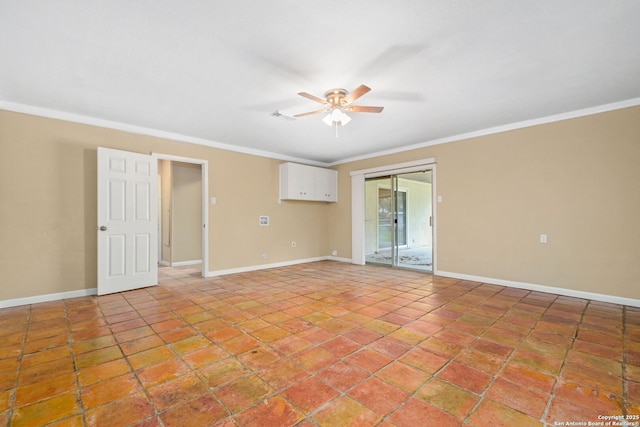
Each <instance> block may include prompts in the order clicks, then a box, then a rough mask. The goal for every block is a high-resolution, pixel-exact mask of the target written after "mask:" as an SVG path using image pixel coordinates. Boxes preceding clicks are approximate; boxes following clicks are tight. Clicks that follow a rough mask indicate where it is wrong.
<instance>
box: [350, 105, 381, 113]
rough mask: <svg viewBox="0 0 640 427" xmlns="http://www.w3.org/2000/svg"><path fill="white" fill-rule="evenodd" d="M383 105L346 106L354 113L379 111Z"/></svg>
mask: <svg viewBox="0 0 640 427" xmlns="http://www.w3.org/2000/svg"><path fill="white" fill-rule="evenodd" d="M382 110H384V107H369V106H365V105H352V106H350V107H347V111H352V112H354V113H381V112H382Z"/></svg>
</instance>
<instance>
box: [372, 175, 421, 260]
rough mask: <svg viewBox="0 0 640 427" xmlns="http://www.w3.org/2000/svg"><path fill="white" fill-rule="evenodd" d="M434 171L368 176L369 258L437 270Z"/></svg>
mask: <svg viewBox="0 0 640 427" xmlns="http://www.w3.org/2000/svg"><path fill="white" fill-rule="evenodd" d="M432 199H433V171H432V170H431V169H427V170H423V171H416V172H407V173H397V174H391V175H383V176H376V177H371V178H365V262H366V263H370V264H383V265H390V266H393V267H400V268H408V269H415V270H422V271H429V272H433V205H432Z"/></svg>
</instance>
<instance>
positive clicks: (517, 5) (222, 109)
mask: <svg viewBox="0 0 640 427" xmlns="http://www.w3.org/2000/svg"><path fill="white" fill-rule="evenodd" d="M638 17H640V1H638V0H607V1H603V0H537V1H529V0H518V1H516V0H504V1H498V0H488V1H477V0H458V1H453V0H438V1H434V0H404V1H401V2H400V1H388V0H351V1H344V0H341V1H338V0H323V1H313V2H312V1H301V0H269V1H256V0H235V1H224V2H223V1H214V0H189V1H178V0H172V1H168V0H136V1H133V0H109V1H97V0H76V1H73V0H51V1H45V0H42V1H16V0H0V58H1V62H2V63H1V65H0V103H1V104H0V107H3V106H4V108H14V109H19V108H23V107H25V106H28V107H37V108H42V109H47V110H50V111H56V112H62V113H69V114H70V115H77V116H85V117H88V118H95V119H100V120H106V121H110V122H116V123H120V124H127V125H133V126H136V127H138V128H140V129H148V130H155V131H161V132H167V133H173V134H176V135H182V136H184V137H185V139H186V140H190V141H201V142H202V143H205V144H213V145H216V144H217V145H220V144H223V145H230V146H235V147H239V148H238V149H239V150H241V151H242V150H249V152H251V151H252V150H253V151H256V152H267V153H275V154H276V156H281V157H282V156H284V157H292V158H298V159H307V160H311V161H316V162H324V163H333V162H339V161H342V160H345V159H353V158H357V157H361V156H365V155H368V154H371V153H376V152H381V151H386V150H398V149H399V148H400V147H404V146H408V145H414V144H422V143H428V142H429V141H433V140H439V139H442V138H448V137H452V136H455V135H460V134H465V133H469V132H475V131H480V130H483V129H487V128H493V127H497V126H505V125H509V124H512V123H516V122H521V121H527V120H532V119H538V118H544V117H548V116H553V115H557V114H563V113H567V112H572V111H576V110H581V109H588V108H592V107H597V106H601V105H604V104H610V103H619V102H623V101H629V100H635V99H636V98H640V24H639V21H638ZM360 84H366V85H368V86H370V87H371V88H372V91H371V92H369V93H368V94H366V95H364V96H363V97H362V98H360V99H359V100H358V101H357V102H356V103H355V104H357V105H381V106H384V107H385V109H384V111H383V112H382V113H381V114H368V113H354V114H352V119H353V120H352V121H351V123H349V125H347V126H345V127H342V128H340V129H339V133H338V137H337V138H336V135H335V130H334V129H331V128H329V127H327V126H326V125H325V124H324V123H323V122H322V121H321V119H322V116H321V115H316V116H310V117H306V118H301V119H296V120H289V119H285V118H284V117H280V118H277V117H274V116H272V113H273V112H274V111H276V110H279V111H283V112H286V113H300V112H304V111H309V110H315V109H318V107H319V104H316V103H314V102H312V101H310V100H308V99H305V98H302V97H300V96H298V95H297V93H298V92H301V91H306V92H309V93H312V94H315V95H317V96H322V95H323V94H324V92H325V91H326V90H327V89H330V88H334V87H344V88H346V89H349V90H352V89H354V88H355V87H357V86H358V85H360ZM43 111H44V110H43Z"/></svg>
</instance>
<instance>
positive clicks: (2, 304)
mask: <svg viewBox="0 0 640 427" xmlns="http://www.w3.org/2000/svg"><path fill="white" fill-rule="evenodd" d="M97 293H98V289H97V288H91V289H82V290H79V291H69V292H59V293H55V294H46V295H36V296H33V297H24V298H14V299H7V300H4V301H0V308H8V307H17V306H19V305H29V304H38V303H41V302H50V301H58V300H62V299H67V298H78V297H87V296H91V295H96V294H97Z"/></svg>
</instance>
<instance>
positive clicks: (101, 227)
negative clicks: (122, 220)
mask: <svg viewBox="0 0 640 427" xmlns="http://www.w3.org/2000/svg"><path fill="white" fill-rule="evenodd" d="M98 230H100V231H107V227H105V226H104V225H102V226H100V228H99V229H98Z"/></svg>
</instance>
